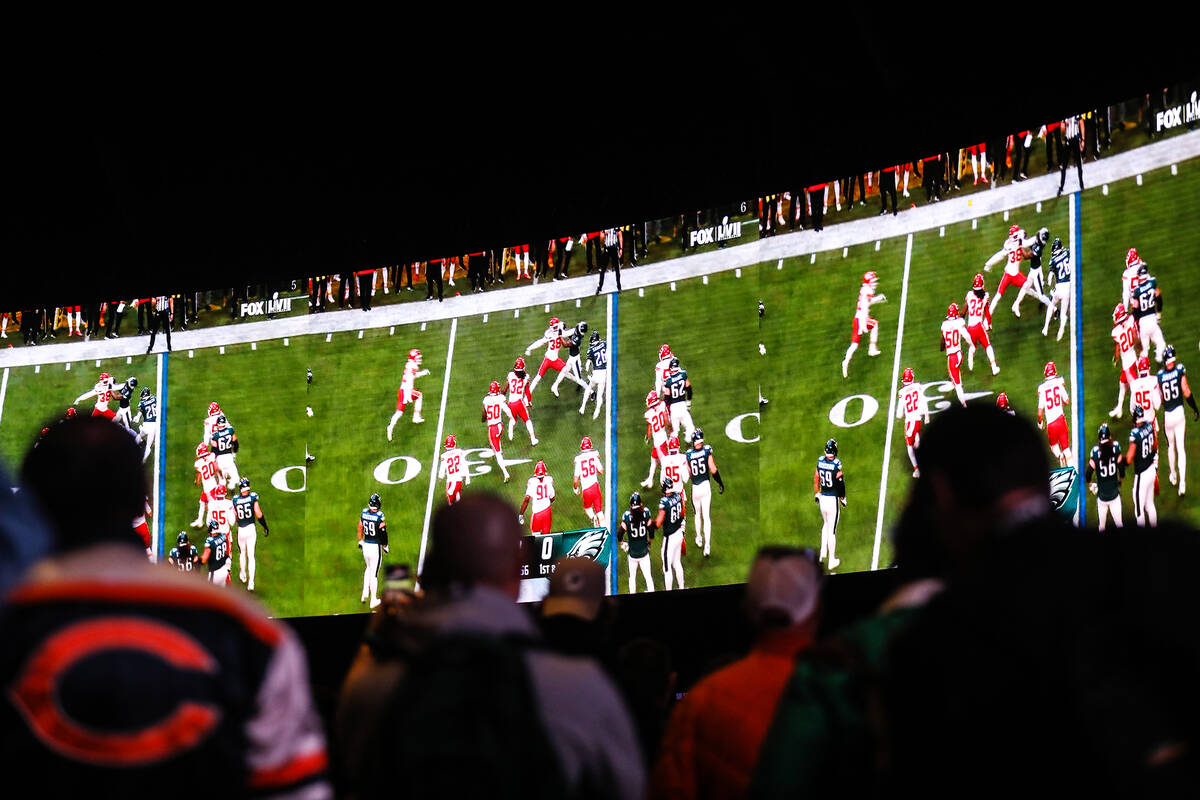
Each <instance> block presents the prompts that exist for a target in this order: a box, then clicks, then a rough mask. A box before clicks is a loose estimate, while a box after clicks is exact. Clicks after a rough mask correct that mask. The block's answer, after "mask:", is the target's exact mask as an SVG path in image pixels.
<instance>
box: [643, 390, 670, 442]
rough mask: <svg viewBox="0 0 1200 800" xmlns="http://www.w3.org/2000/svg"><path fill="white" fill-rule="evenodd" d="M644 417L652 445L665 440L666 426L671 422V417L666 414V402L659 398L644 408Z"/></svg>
mask: <svg viewBox="0 0 1200 800" xmlns="http://www.w3.org/2000/svg"><path fill="white" fill-rule="evenodd" d="M642 416H643V417H645V419H646V423H647V424H648V425H649V426H650V435H651V437H652V438H653V440H654V446H655V447H659V446H661V445H663V444H665V443H666V441H667V427H668V426H669V425H670V424H671V418H670V417H669V416H668V414H667V404H666V403H664V402H663V401H661V400H659V401H658V402H657V403H655V404H654V405H652V406H650V408H647V409H646V413H644V414H643V415H642Z"/></svg>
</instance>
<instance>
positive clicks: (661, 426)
mask: <svg viewBox="0 0 1200 800" xmlns="http://www.w3.org/2000/svg"><path fill="white" fill-rule="evenodd" d="M642 416H643V417H644V418H645V420H646V441H647V442H651V446H650V473H649V474H648V475H646V480H644V481H642V486H643V487H644V488H646V489H649V488H650V487H651V486H653V485H654V467H655V465H656V464H658V463H660V462H661V461H662V459H663V457H664V456H665V455H666V454H667V428H668V427H670V418H669V417H668V416H667V404H666V403H664V402H663V401H662V400H659V399H658V395H657V394H655V393H654V392H650V393H649V394H648V395H646V410H645V411H644V412H643V413H642Z"/></svg>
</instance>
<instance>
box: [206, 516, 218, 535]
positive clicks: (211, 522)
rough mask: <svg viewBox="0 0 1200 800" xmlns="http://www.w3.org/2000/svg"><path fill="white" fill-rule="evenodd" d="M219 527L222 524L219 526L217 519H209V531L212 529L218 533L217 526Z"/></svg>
mask: <svg viewBox="0 0 1200 800" xmlns="http://www.w3.org/2000/svg"><path fill="white" fill-rule="evenodd" d="M219 527H220V526H219V525H217V521H216V520H215V519H212V520H209V521H208V529H209V531H211V532H212V533H216V532H217V528H219Z"/></svg>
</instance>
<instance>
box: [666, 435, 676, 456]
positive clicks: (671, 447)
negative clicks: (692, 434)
mask: <svg viewBox="0 0 1200 800" xmlns="http://www.w3.org/2000/svg"><path fill="white" fill-rule="evenodd" d="M667 452H668V453H678V452H679V437H678V436H672V437H671V438H670V439H667Z"/></svg>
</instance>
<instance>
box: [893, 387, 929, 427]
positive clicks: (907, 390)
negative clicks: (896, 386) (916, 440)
mask: <svg viewBox="0 0 1200 800" xmlns="http://www.w3.org/2000/svg"><path fill="white" fill-rule="evenodd" d="M901 414H903V415H904V422H905V423H909V422H916V421H917V420H919V419H924V418H925V417H927V416H928V415H929V409H928V408H926V404H925V394H924V393H923V392H922V391H921V384H919V383H916V382H913V383H910V384H908V385H907V386H905V387H903V388H901V389H900V408H898V409H896V416H897V417H898V416H900V415H901Z"/></svg>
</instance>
